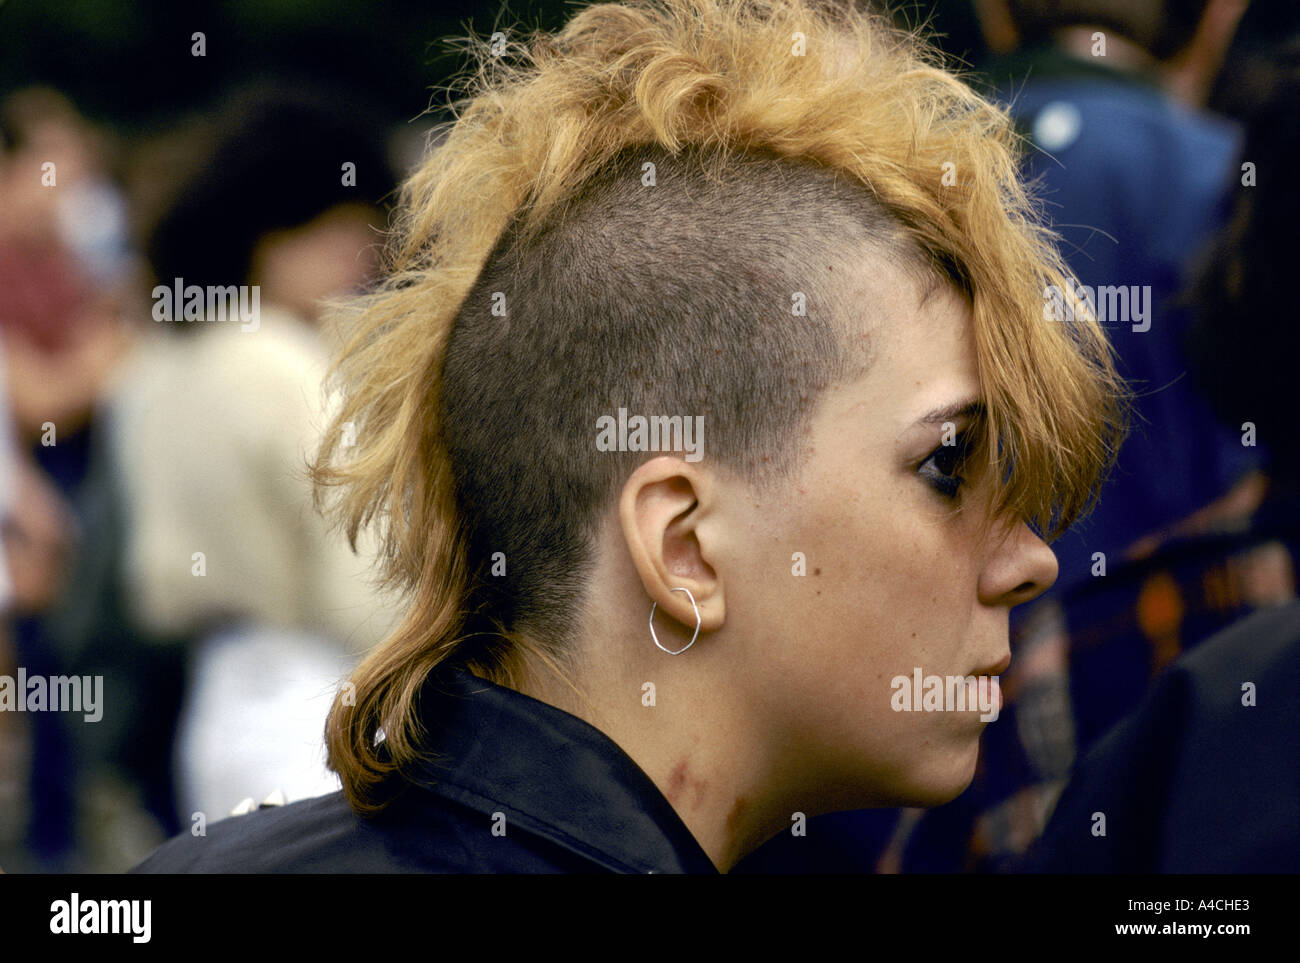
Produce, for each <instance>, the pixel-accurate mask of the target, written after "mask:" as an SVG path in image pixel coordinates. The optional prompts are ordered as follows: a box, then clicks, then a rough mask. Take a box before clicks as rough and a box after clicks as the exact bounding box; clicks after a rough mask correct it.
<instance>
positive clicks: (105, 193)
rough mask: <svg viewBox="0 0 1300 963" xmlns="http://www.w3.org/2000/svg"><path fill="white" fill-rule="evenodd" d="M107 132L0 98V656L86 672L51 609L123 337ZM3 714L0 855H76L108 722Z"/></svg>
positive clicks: (82, 597)
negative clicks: (4, 507) (6, 445)
mask: <svg viewBox="0 0 1300 963" xmlns="http://www.w3.org/2000/svg"><path fill="white" fill-rule="evenodd" d="M110 145H111V141H110V139H109V138H108V137H106V136H105V135H104V133H103V132H102V131H100V130H98V129H97V128H95V127H94V126H93V125H91V124H90V123H88V122H87V121H86V120H85V119H84V118H83V117H82V116H81V115H80V114H79V112H78V111H77V110H76V108H75V107H74V106H73V104H72V103H71V102H70V101H69V100H68V99H67V98H66V97H64V96H63V95H62V94H60V93H59V92H57V91H55V90H52V89H49V88H42V87H38V88H27V89H23V90H20V91H17V92H15V93H13V94H10V95H9V96H7V97H6V98H5V99H4V100H3V102H0V146H2V147H3V151H2V152H0V338H2V339H3V352H2V354H3V363H4V368H5V371H4V381H5V384H6V388H5V391H4V395H5V418H6V424H8V418H9V413H10V412H12V431H13V434H14V437H15V445H16V452H17V453H16V455H15V458H14V466H15V467H14V472H13V476H12V478H11V479H10V482H9V484H10V485H11V486H12V487H11V496H12V501H11V503H10V511H9V513H8V515H7V517H6V519H5V552H6V555H7V558H8V564H9V570H10V571H9V576H10V580H11V582H12V588H13V595H12V619H11V620H10V622H9V623H8V624H7V625H6V632H7V635H8V639H9V644H8V658H7V660H5V661H6V664H8V665H9V666H10V667H11V668H13V669H15V670H16V669H18V668H20V667H21V668H22V669H24V670H25V671H26V672H27V673H29V674H30V675H40V676H46V677H49V676H52V675H60V674H64V673H70V672H71V673H77V674H81V673H84V672H89V671H93V669H92V668H91V667H90V666H89V665H87V664H85V663H84V662H83V661H82V660H81V659H80V656H81V655H82V654H83V653H84V651H85V647H84V646H83V645H82V644H81V642H82V641H84V640H82V639H73V638H71V637H70V636H69V635H68V634H67V633H66V632H65V631H64V628H65V625H64V615H65V614H66V613H70V612H78V611H82V610H88V609H92V608H94V605H93V597H94V595H95V589H94V588H93V587H92V586H90V585H89V584H88V583H86V582H83V581H82V580H81V579H78V578H76V577H75V575H76V569H77V567H79V566H80V564H81V559H82V557H83V555H84V554H85V553H86V552H87V551H93V547H94V546H93V543H94V542H95V539H94V537H93V535H91V536H90V537H87V536H88V535H89V532H88V528H87V522H88V521H89V519H90V515H91V514H92V513H91V512H90V511H89V510H88V509H89V505H90V501H91V500H93V497H94V494H95V484H94V481H93V478H92V471H91V466H92V463H93V450H94V447H95V444H96V427H97V426H96V423H95V420H94V408H95V403H96V400H97V398H98V397H99V395H100V393H101V392H102V391H103V388H104V385H105V383H106V380H107V378H108V377H109V374H110V372H111V371H112V369H113V367H114V366H115V365H116V364H117V363H118V362H119V360H120V358H121V357H122V355H123V353H124V351H125V349H126V347H127V345H128V343H129V333H128V329H127V328H126V326H125V325H123V324H122V323H121V321H120V309H121V307H122V304H123V298H124V292H125V291H126V288H127V285H128V284H129V281H130V271H131V256H130V248H129V244H128V242H127V236H126V226H125V214H124V211H125V208H124V202H123V200H122V194H121V191H120V190H119V188H118V187H117V185H116V183H115V180H114V177H113V174H112V168H113V150H112V148H111V146H110ZM70 567H71V568H72V571H69V569H70ZM125 701H126V700H120V701H119V703H118V706H119V707H121V706H122V705H123V704H124V702H125ZM117 715H118V717H119V718H120V717H121V715H123V713H118V714H117ZM3 724H4V735H3V736H2V737H0V738H3V740H4V742H5V746H6V748H5V750H4V754H5V756H6V765H5V780H6V782H5V785H6V788H5V793H6V795H9V796H11V797H12V799H13V801H14V805H12V806H8V807H6V812H7V814H8V815H11V816H13V819H12V820H6V828H5V829H4V830H0V837H3V838H0V847H4V848H6V850H7V852H9V853H12V854H13V856H12V857H6V860H5V862H6V865H9V866H10V867H11V868H19V869H22V868H34V869H45V870H57V869H69V868H78V867H79V866H81V865H83V864H82V863H80V862H79V857H78V853H77V850H78V841H77V840H78V835H79V833H80V829H79V826H78V823H79V818H78V805H77V799H78V795H79V791H80V786H81V778H80V777H81V774H82V770H83V768H84V767H83V763H84V762H85V761H86V760H87V758H88V757H89V756H91V755H93V752H90V751H88V747H89V746H91V745H93V744H95V743H97V742H98V741H99V740H100V737H101V736H102V735H103V732H104V729H106V728H108V727H103V728H101V727H98V726H95V725H89V724H87V723H86V722H85V720H84V719H83V718H81V717H79V716H75V714H74V715H70V714H66V713H56V712H38V713H31V714H29V715H23V716H21V717H18V716H15V717H14V718H12V719H6V720H4V723H3Z"/></svg>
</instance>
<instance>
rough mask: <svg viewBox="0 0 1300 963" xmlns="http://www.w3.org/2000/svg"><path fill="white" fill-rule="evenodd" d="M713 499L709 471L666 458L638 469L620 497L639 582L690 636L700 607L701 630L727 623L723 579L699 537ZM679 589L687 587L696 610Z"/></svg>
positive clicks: (621, 518) (626, 538)
mask: <svg viewBox="0 0 1300 963" xmlns="http://www.w3.org/2000/svg"><path fill="white" fill-rule="evenodd" d="M715 497H716V491H715V490H714V488H713V487H712V483H711V479H710V477H709V476H708V475H707V474H706V473H705V472H703V471H701V470H699V469H698V468H696V467H695V466H694V465H692V464H690V463H689V462H685V461H683V460H681V459H679V458H673V457H670V456H666V455H664V456H660V457H658V458H653V459H651V460H650V461H647V462H645V463H644V464H642V465H640V466H639V467H638V468H637V469H636V471H634V472H633V473H632V475H631V477H630V478H628V480H627V482H626V483H625V484H624V485H623V490H622V492H621V494H620V495H619V501H618V517H619V525H620V527H621V529H622V532H623V540H624V542H625V543H626V545H627V551H628V555H629V557H630V558H631V559H632V564H633V565H634V566H636V571H637V574H638V575H639V576H640V578H641V584H642V586H644V588H645V590H646V594H647V595H649V596H650V598H651V599H652V600H653V601H654V602H657V603H658V605H659V610H660V612H662V613H663V614H664V617H665V618H671V619H675V620H676V621H677V622H679V623H680V624H681V625H682V626H684V627H685V628H686V637H687V638H690V635H691V633H692V632H693V631H694V630H695V610H696V608H697V607H698V609H699V614H700V631H701V632H714V631H717V630H718V629H720V628H721V627H722V624H723V622H724V621H725V620H726V614H727V613H726V604H725V600H724V598H723V591H722V579H721V578H720V577H719V575H718V573H717V572H716V571H715V570H714V568H713V566H712V565H711V564H710V558H711V555H712V552H711V550H712V548H713V546H711V545H710V544H709V542H708V539H707V537H704V538H702V537H701V525H700V522H701V520H702V519H704V518H705V517H707V516H708V515H709V513H710V511H711V508H712V499H714V498H715ZM676 588H685V589H688V590H689V591H690V593H691V596H692V597H694V599H695V606H694V607H693V606H692V605H691V600H690V598H688V597H687V595H686V593H685V592H674V591H673V589H676ZM666 631H667V630H666V629H664V628H661V629H660V632H661V634H663V633H665V632H666ZM668 647H669V648H677V647H678V646H676V645H673V644H672V643H668Z"/></svg>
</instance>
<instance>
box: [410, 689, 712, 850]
mask: <svg viewBox="0 0 1300 963" xmlns="http://www.w3.org/2000/svg"><path fill="white" fill-rule="evenodd" d="M420 701H421V705H420V712H421V717H422V721H423V722H424V725H425V727H426V731H427V732H428V733H429V745H428V748H429V750H430V757H429V761H427V762H425V763H423V764H422V765H421V766H420V767H419V769H418V770H417V771H416V772H415V773H414V774H413V778H412V782H413V783H415V784H416V785H418V786H420V787H422V788H424V789H426V790H428V791H430V792H433V793H436V794H438V795H441V796H444V797H447V798H450V799H453V800H455V801H457V802H459V803H461V804H462V805H465V806H469V807H470V808H472V809H475V810H477V811H479V812H482V813H485V814H488V815H489V816H490V815H491V814H492V813H495V812H504V813H505V816H506V820H507V823H508V824H509V825H514V826H519V827H521V828H523V829H526V830H528V831H530V832H533V833H536V834H538V835H540V836H543V837H545V838H546V839H549V840H551V841H552V842H555V843H557V844H559V845H561V846H564V847H565V848H567V849H569V850H571V851H573V852H575V853H578V854H580V855H582V856H585V857H587V858H589V859H591V860H592V862H593V863H595V864H597V865H599V866H601V867H603V868H606V869H609V870H613V871H616V872H625V873H626V872H634V873H717V869H716V867H715V866H714V865H713V863H712V862H711V861H710V860H709V857H708V855H707V854H706V853H705V852H704V850H703V848H701V846H700V844H699V843H698V842H697V841H696V839H695V837H694V836H692V835H691V832H690V830H689V829H687V827H686V824H685V823H683V822H682V820H681V817H680V816H678V815H677V812H676V810H674V809H673V807H672V805H671V804H670V803H669V802H668V800H667V799H666V798H665V797H664V795H663V793H662V792H660V791H659V787H658V786H656V785H655V784H654V782H653V780H651V779H650V777H649V776H647V775H646V774H645V772H644V771H643V770H642V769H641V767H639V766H638V765H637V764H636V763H635V762H634V761H633V760H632V758H631V757H630V756H628V755H627V753H625V752H624V751H623V750H622V749H621V748H619V746H618V745H617V744H616V743H615V742H614V741H613V740H612V739H610V738H609V737H608V736H606V735H605V734H604V733H603V732H601V731H600V730H599V729H597V728H595V727H594V726H592V725H590V724H589V723H587V722H585V721H583V720H582V719H579V718H578V717H577V716H574V715H570V714H569V713H567V712H564V711H563V710H561V709H557V708H555V707H554V706H551V705H548V704H547V703H545V702H541V701H539V700H537V699H533V698H531V697H530V696H526V695H524V694H523V693H520V692H516V691H515V690H513V689H509V688H506V687H504V686H499V685H496V684H494V683H492V682H489V681H487V680H485V679H480V678H479V677H477V676H475V675H473V674H472V673H470V672H468V671H466V670H464V669H461V668H457V667H446V668H443V669H440V670H438V671H435V672H434V673H433V674H431V675H430V677H429V680H428V681H427V682H426V683H425V686H424V689H423V690H422V692H421V697H420Z"/></svg>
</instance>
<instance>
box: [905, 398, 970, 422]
mask: <svg viewBox="0 0 1300 963" xmlns="http://www.w3.org/2000/svg"><path fill="white" fill-rule="evenodd" d="M983 414H984V403H983V402H982V401H966V402H961V401H959V402H957V403H956V404H952V405H945V406H944V407H942V408H936V409H934V411H931V412H930V413H929V414H926V415H923V416H922V417H920V418H918V419H917V421H916V424H918V425H937V424H942V423H943V422H945V421H957V420H959V419H962V418H979V417H981V416H982V415H983Z"/></svg>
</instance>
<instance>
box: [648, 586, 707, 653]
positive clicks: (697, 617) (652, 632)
mask: <svg viewBox="0 0 1300 963" xmlns="http://www.w3.org/2000/svg"><path fill="white" fill-rule="evenodd" d="M670 591H673V592H685V593H686V597H687V598H688V599H690V600H691V608H693V609H694V610H695V634H694V635H692V636H691V641H689V642H687V643H686V644H685V645H683V646H682V647H681V648H680V649H678V650H677V651H676V652H674V651H673V650H672V649H664V647H663V645H662V643H660V641H659V636H657V635H655V608H656V607H657V606H658V605H659V603H658V602H655V603H654V604H653V605H651V606H650V638H652V639H654V641H655V645H657V646H659V648H661V649H663V650H664V651H665V652H667V653H668V654H669V655H681V654H682V653H683V652H685V651H686V650H687V649H689V648H690V647H691V646H692V645H694V644H695V640H696V638H698V637H699V634H700V607H699V606H698V605H696V604H695V596H694V595H692V594H691V590H690V589H688V588H675V589H670Z"/></svg>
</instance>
